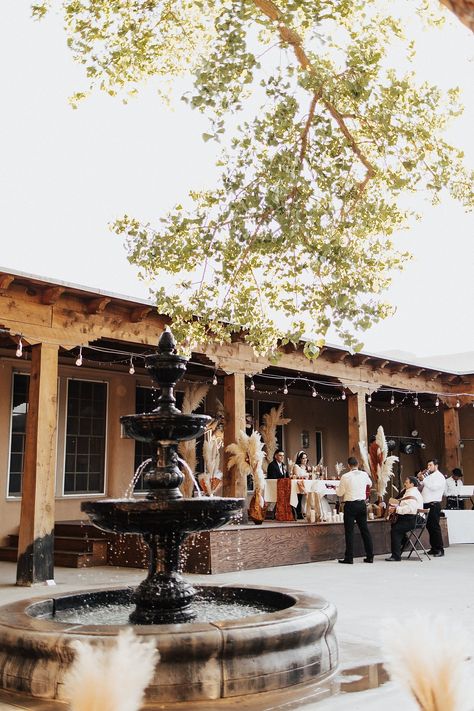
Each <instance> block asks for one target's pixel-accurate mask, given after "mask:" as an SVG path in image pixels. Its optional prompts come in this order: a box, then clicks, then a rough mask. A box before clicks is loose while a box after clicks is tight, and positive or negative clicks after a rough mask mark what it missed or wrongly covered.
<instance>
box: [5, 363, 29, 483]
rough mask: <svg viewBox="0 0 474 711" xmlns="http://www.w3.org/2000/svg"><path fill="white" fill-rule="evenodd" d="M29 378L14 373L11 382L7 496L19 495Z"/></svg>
mask: <svg viewBox="0 0 474 711" xmlns="http://www.w3.org/2000/svg"><path fill="white" fill-rule="evenodd" d="M29 383H30V376H29V375H25V374H23V373H14V374H13V382H12V389H13V392H12V410H11V413H10V423H11V427H10V432H11V434H10V462H9V477H8V494H9V496H18V495H19V494H21V487H22V479H23V465H24V456H25V441H26V413H27V412H28V388H29Z"/></svg>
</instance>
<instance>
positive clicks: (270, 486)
mask: <svg viewBox="0 0 474 711" xmlns="http://www.w3.org/2000/svg"><path fill="white" fill-rule="evenodd" d="M338 485H339V480H338V479H291V494H290V505H291V506H293V507H294V508H296V507H297V506H298V494H310V493H312V492H314V493H317V494H320V495H321V496H328V495H329V496H330V495H332V494H335V493H336V487H337V486H338ZM264 498H265V501H266V502H267V503H273V502H276V500H277V479H266V480H265V494H264Z"/></svg>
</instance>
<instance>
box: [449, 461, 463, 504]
mask: <svg viewBox="0 0 474 711" xmlns="http://www.w3.org/2000/svg"><path fill="white" fill-rule="evenodd" d="M462 485H463V483H462V471H461V470H460V469H459V468H458V467H456V468H455V469H453V471H452V474H451V476H450V477H449V479H446V489H445V492H444V493H445V494H446V508H447V509H463V508H464V500H463V499H460V498H459V489H460V487H461V486H462Z"/></svg>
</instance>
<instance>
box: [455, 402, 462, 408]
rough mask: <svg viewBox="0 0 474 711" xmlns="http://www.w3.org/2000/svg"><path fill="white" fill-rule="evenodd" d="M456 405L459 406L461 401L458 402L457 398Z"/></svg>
mask: <svg viewBox="0 0 474 711" xmlns="http://www.w3.org/2000/svg"><path fill="white" fill-rule="evenodd" d="M456 407H458V408H459V407H461V403H460V402H459V400H456Z"/></svg>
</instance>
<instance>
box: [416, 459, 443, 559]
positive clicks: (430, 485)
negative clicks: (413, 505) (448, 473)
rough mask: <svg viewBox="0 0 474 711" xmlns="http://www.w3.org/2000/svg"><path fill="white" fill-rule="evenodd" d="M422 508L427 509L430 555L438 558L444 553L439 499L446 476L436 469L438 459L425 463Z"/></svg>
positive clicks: (441, 496)
mask: <svg viewBox="0 0 474 711" xmlns="http://www.w3.org/2000/svg"><path fill="white" fill-rule="evenodd" d="M421 486H422V490H421V495H422V497H423V508H425V509H429V510H430V512H429V514H428V522H427V524H426V528H427V529H428V533H429V534H430V546H431V548H430V550H429V553H430V555H432V556H434V557H435V558H440V557H441V556H443V555H444V545H443V537H442V535H441V526H440V525H439V517H440V514H441V499H442V498H443V495H444V490H445V488H446V478H445V476H444V474H442V473H441V472H440V471H439V469H438V460H437V459H431V460H430V461H429V462H428V464H427V473H426V474H425V475H424V477H423V479H422V482H421Z"/></svg>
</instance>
